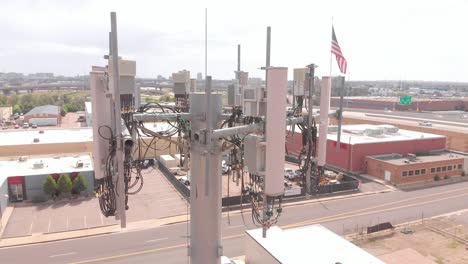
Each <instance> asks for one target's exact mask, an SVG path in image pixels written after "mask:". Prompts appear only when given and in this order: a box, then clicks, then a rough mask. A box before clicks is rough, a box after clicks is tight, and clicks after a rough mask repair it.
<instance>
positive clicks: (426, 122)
mask: <svg viewBox="0 0 468 264" xmlns="http://www.w3.org/2000/svg"><path fill="white" fill-rule="evenodd" d="M419 125H420V126H428V127H430V126H432V123H431V122H429V121H422V122H419Z"/></svg>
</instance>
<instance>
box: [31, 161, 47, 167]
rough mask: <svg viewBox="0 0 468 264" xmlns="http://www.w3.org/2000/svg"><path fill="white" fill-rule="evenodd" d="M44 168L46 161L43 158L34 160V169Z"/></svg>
mask: <svg viewBox="0 0 468 264" xmlns="http://www.w3.org/2000/svg"><path fill="white" fill-rule="evenodd" d="M42 168H44V162H42V160H40V161H36V162H34V164H33V169H42Z"/></svg>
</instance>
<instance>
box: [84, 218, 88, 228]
mask: <svg viewBox="0 0 468 264" xmlns="http://www.w3.org/2000/svg"><path fill="white" fill-rule="evenodd" d="M84 227H85V228H88V224H87V223H86V215H85V216H84Z"/></svg>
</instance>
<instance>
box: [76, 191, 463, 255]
mask: <svg viewBox="0 0 468 264" xmlns="http://www.w3.org/2000/svg"><path fill="white" fill-rule="evenodd" d="M462 196H468V193H465V194H459V195H455V196H449V197H444V198H440V199H435V200H430V201H425V202H420V203H414V204H407V205H403V206H397V207H391V208H386V209H381V210H377V211H371V212H365V213H360V214H352V213H353V212H348V213H347V214H346V215H343V214H338V215H332V216H328V217H321V218H317V219H313V220H309V221H304V222H300V223H296V224H290V225H284V226H280V228H284V229H288V228H293V227H299V226H305V225H310V224H314V223H320V222H330V221H334V220H340V219H345V218H351V217H355V216H362V215H367V214H372V213H379V212H385V211H392V210H398V209H403V208H408V207H412V206H417V205H423V204H429V203H434V202H440V201H444V200H448V199H452V198H458V197H462ZM244 236H245V234H244V233H242V234H237V235H231V236H225V237H222V238H221V239H222V240H227V239H232V238H239V237H244ZM187 245H188V244H187V243H184V244H178V245H174V246H168V247H162V248H155V249H149V250H143V251H137V252H133V253H127V254H120V255H115V256H109V257H103V258H96V259H88V260H83V261H78V262H72V264H83V263H92V262H98V261H105V260H112V259H117V258H123V257H131V256H136V255H142V254H146V253H154V252H159V251H165V250H170V249H176V248H183V247H186V246H187Z"/></svg>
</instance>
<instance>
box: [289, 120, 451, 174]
mask: <svg viewBox="0 0 468 264" xmlns="http://www.w3.org/2000/svg"><path fill="white" fill-rule="evenodd" d="M297 130H298V129H297V128H296V131H295V133H294V134H293V133H292V131H291V130H289V131H288V138H287V141H286V148H287V152H288V153H289V154H292V155H298V154H299V153H300V150H301V149H302V134H301V133H300V131H297ZM337 131H338V129H337V127H329V132H328V135H327V155H326V163H327V165H329V166H332V167H336V168H338V169H341V170H345V171H348V172H352V173H363V172H365V171H366V166H365V157H367V156H374V155H383V154H391V153H397V154H401V155H407V154H408V153H427V152H430V151H433V150H443V149H445V145H446V138H445V137H444V136H440V135H435V134H429V133H422V132H415V131H410V130H403V129H399V128H397V127H394V126H390V125H367V124H363V125H345V126H342V134H341V140H340V148H339V150H338V149H337V134H338V133H337ZM318 138H319V140H320V135H318Z"/></svg>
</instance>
